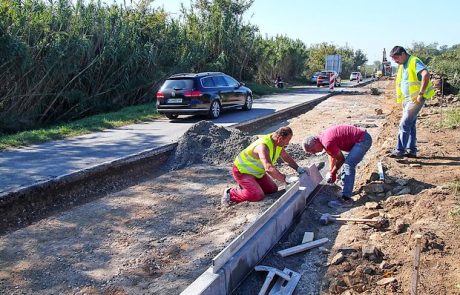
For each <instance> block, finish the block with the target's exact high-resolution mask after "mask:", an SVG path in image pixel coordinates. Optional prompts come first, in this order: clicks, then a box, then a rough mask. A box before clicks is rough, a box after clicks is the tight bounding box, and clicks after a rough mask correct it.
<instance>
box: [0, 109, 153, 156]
mask: <svg viewBox="0 0 460 295" xmlns="http://www.w3.org/2000/svg"><path fill="white" fill-rule="evenodd" d="M159 117H161V115H159V114H158V113H157V111H156V105H155V103H149V104H143V105H137V106H130V107H126V108H123V109H121V110H119V111H116V112H111V113H106V114H100V115H95V116H90V117H87V118H84V119H80V120H77V121H73V122H70V123H64V124H58V125H53V126H49V127H46V128H41V129H36V130H29V131H23V132H18V133H16V134H11V135H6V134H0V150H3V149H6V148H12V147H19V146H25V145H30V144H34V143H41V142H46V141H50V140H55V139H62V138H66V137H70V136H77V135H83V134H87V133H91V132H95V131H102V130H104V129H110V128H116V127H120V126H125V125H129V124H133V123H140V122H145V121H151V120H153V119H156V118H159Z"/></svg>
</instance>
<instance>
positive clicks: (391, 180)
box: [385, 175, 395, 184]
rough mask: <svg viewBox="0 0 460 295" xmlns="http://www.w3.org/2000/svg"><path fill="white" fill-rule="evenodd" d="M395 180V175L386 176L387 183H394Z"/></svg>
mask: <svg viewBox="0 0 460 295" xmlns="http://www.w3.org/2000/svg"><path fill="white" fill-rule="evenodd" d="M394 182H395V181H394V179H393V177H390V176H388V175H387V176H385V183H386V184H393V183H394Z"/></svg>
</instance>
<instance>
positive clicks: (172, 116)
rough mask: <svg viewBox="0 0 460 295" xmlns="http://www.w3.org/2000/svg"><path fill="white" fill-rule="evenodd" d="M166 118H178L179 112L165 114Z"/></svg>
mask: <svg viewBox="0 0 460 295" xmlns="http://www.w3.org/2000/svg"><path fill="white" fill-rule="evenodd" d="M165 115H166V118H168V119H177V118H178V117H179V115H178V114H165Z"/></svg>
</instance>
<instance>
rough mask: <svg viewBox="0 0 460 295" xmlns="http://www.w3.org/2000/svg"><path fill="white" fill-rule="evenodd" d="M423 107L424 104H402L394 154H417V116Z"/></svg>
mask: <svg viewBox="0 0 460 295" xmlns="http://www.w3.org/2000/svg"><path fill="white" fill-rule="evenodd" d="M423 105H424V102H422V103H418V102H413V101H410V100H409V101H407V100H405V101H404V103H403V115H402V118H401V122H399V132H398V142H397V144H396V152H397V153H400V154H404V153H406V152H408V153H411V154H414V155H416V154H417V146H416V145H417V131H416V129H415V124H416V123H417V115H418V113H419V112H420V110H421V109H422V107H423Z"/></svg>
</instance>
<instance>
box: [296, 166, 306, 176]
mask: <svg viewBox="0 0 460 295" xmlns="http://www.w3.org/2000/svg"><path fill="white" fill-rule="evenodd" d="M305 172H306V171H305V168H303V167H300V166H299V167H297V174H299V175H300V174H303V173H305Z"/></svg>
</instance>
